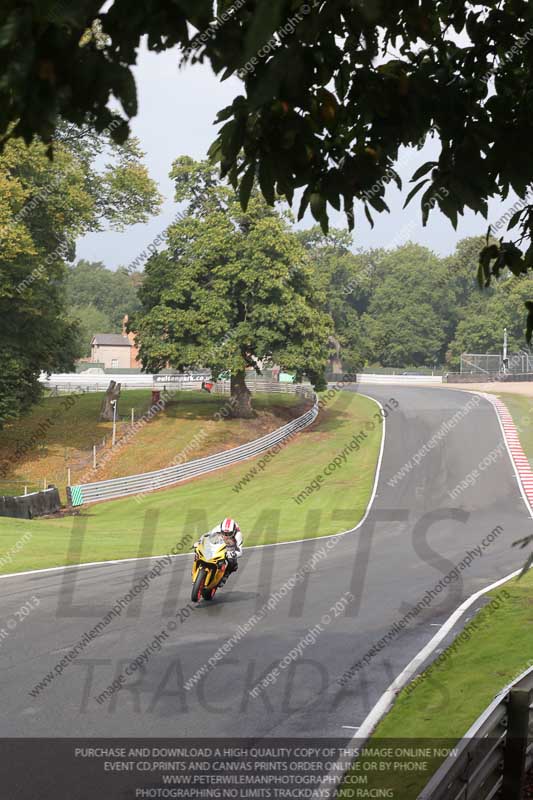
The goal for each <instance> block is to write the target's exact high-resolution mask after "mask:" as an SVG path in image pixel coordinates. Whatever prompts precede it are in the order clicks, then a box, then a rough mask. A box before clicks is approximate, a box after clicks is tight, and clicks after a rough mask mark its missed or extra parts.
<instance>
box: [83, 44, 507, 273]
mask: <svg viewBox="0 0 533 800" xmlns="http://www.w3.org/2000/svg"><path fill="white" fill-rule="evenodd" d="M135 76H136V80H137V90H138V95H139V115H138V116H137V117H136V118H135V119H134V120H133V122H132V130H133V133H134V134H135V136H137V137H138V138H139V139H140V141H141V145H142V148H143V150H144V151H145V153H146V163H147V165H148V169H149V171H150V175H151V176H152V178H154V179H155V180H156V181H157V183H158V184H159V189H160V191H161V193H162V194H163V195H164V197H165V203H164V205H163V208H162V211H161V213H160V214H159V215H158V216H156V217H153V218H151V219H150V221H149V222H148V223H146V224H142V225H135V226H132V227H130V228H128V229H127V230H126V231H124V232H122V233H115V232H112V231H104V232H101V233H94V234H90V235H88V236H86V237H84V238H83V239H81V240H80V241H79V242H78V248H77V256H78V258H85V259H88V260H92V261H102V262H103V263H104V264H105V265H106V266H107V267H110V268H112V269H115V268H116V267H118V266H120V265H125V266H127V265H128V264H130V263H131V262H132V261H133V260H134V259H135V258H137V256H138V255H139V253H141V252H142V251H143V250H144V249H145V248H146V246H147V245H148V244H150V242H151V241H152V240H153V239H154V238H155V237H156V236H157V235H158V234H159V233H161V231H163V230H164V229H165V228H166V227H167V225H168V224H169V223H170V222H171V220H172V218H173V217H174V215H175V213H176V210H177V208H178V206H177V205H176V204H175V203H174V200H173V185H172V182H171V181H170V179H169V177H168V173H169V170H170V166H171V164H172V162H173V160H174V159H175V158H177V157H178V156H180V155H190V156H192V157H193V158H196V159H202V158H204V157H205V156H206V153H207V150H208V148H209V145H210V144H211V142H212V141H213V139H214V138H215V134H216V128H215V127H214V126H213V120H214V119H215V116H216V113H217V111H218V110H219V109H221V108H223V107H224V106H226V105H228V104H229V103H231V101H232V100H233V98H234V97H235V95H237V94H239V92H240V86H241V82H240V81H239V80H238V79H237V78H235V79H233V78H230V79H229V80H227V81H224V82H223V83H220V82H219V80H218V79H217V77H216V76H215V75H214V73H213V72H212V70H211V68H210V67H209V66H207V65H196V66H194V67H186V68H181V69H178V59H177V56H176V53H175V52H173V51H168V52H166V53H160V54H154V53H149V52H147V51H146V50H143V51H141V53H140V55H139V62H138V66H137V68H136V70H135ZM437 152H438V151H437V147H436V145H435V144H433V143H430V144H428V145H426V147H425V148H424V149H423V150H422V151H421V152H416V151H405V152H404V153H403V156H402V159H401V162H400V165H399V168H398V172H399V173H400V175H401V177H402V180H403V181H404V187H405V184H406V183H407V182H408V180H409V178H410V176H411V175H412V173H413V172H414V170H415V169H416V168H417V166H419V165H420V164H422V163H424V161H427V160H429V159H431V158H432V157H434V155H435V154H436V153H437ZM409 188H410V187H409ZM407 191H408V189H407V190H406V189H405V188H404V190H403V192H399V191H398V189H396V188H395V187H394V188H392V187H391V188H390V189H389V190H388V194H387V202H388V204H389V207H390V209H391V213H390V214H381V215H379V216H377V215H375V217H374V219H375V226H374V228H373V229H371V227H370V225H369V223H368V222H367V220H366V218H365V215H364V211H363V207H362V205H361V204H359V206H358V208H357V213H356V224H355V231H354V237H353V238H354V249H355V250H357V249H358V248H363V249H364V248H368V247H394V246H396V245H397V244H401V243H403V242H405V241H408V240H411V241H415V242H420V244H423V245H425V246H427V247H429V248H431V249H432V250H434V251H435V252H437V253H439V254H442V255H445V254H447V253H450V252H452V251H453V249H454V247H455V243H456V242H457V241H458V240H459V239H462V238H463V237H465V236H472V235H476V234H485V232H486V230H487V225H488V223H487V221H486V220H485V219H484V218H483V217H481V216H480V215H479V214H477V215H475V214H473V213H468V214H467V215H466V216H465V217H463V218H462V219H461V220H460V222H459V225H458V228H457V231H454V229H453V227H452V225H451V224H450V223H449V221H448V220H447V219H446V218H445V217H444V216H443V215H442V214H441V213H440V212H439V211H438V209H437V210H435V211H432V212H431V213H430V217H429V222H428V224H427V226H426V227H425V228H423V227H422V223H421V221H420V197H421V195H417V196H416V197H415V198H414V199H413V200H412V201H411V203H410V204H409V206H408V207H407V208H406V209H405V210H403V209H402V205H403V199H404V197H405V196H406V194H407ZM513 202H514V198H509V199H508V200H507V201H503V202H492V203H491V204H490V206H489V208H490V222H495V221H496V220H497V219H498V218H499V217H500V216H501V215H502V214H504V213H505V211H506V210H507V209H508V208H509V207H510V205H512V203H513ZM330 215H331V221H332V224H334V225H336V226H337V227H342V228H344V227H345V225H346V223H345V220H344V217H343V216H342V214H337V213H336V212H335V211H334V210H333V209H331V208H330ZM312 224H313V219H312V218H311V216H310V215H308V216H306V218H305V220H304V221H303V222H302V225H304V226H305V227H308V226H310V225H312Z"/></svg>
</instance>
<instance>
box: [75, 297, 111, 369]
mask: <svg viewBox="0 0 533 800" xmlns="http://www.w3.org/2000/svg"><path fill="white" fill-rule="evenodd" d="M68 316H69V317H70V318H72V319H73V320H75V322H76V323H77V334H76V355H77V357H78V358H86V357H87V356H90V355H91V339H92V337H93V336H94V334H95V333H116V327H115V325H113V323H112V321H111V319H110V318H109V317H108V315H107V314H106V313H105V312H104V311H100V309H99V308H96V306H93V305H86V306H70V307H69V308H68Z"/></svg>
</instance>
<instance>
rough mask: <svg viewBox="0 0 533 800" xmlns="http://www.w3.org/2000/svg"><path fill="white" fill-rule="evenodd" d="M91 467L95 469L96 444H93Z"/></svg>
mask: <svg viewBox="0 0 533 800" xmlns="http://www.w3.org/2000/svg"><path fill="white" fill-rule="evenodd" d="M93 469H96V445H95V444H93Z"/></svg>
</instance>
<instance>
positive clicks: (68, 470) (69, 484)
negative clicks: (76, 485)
mask: <svg viewBox="0 0 533 800" xmlns="http://www.w3.org/2000/svg"><path fill="white" fill-rule="evenodd" d="M71 485H72V484H71V483H70V467H67V486H71Z"/></svg>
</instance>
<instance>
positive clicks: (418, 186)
mask: <svg viewBox="0 0 533 800" xmlns="http://www.w3.org/2000/svg"><path fill="white" fill-rule="evenodd" d="M428 181H429V178H426V179H425V180H423V181H420V183H417V184H416V186H415V187H414V188H413V189H411V191H410V192H409V194H408V195H407V199H406V201H405V203H404V204H403V207H404V208H405V207H406V206H407V205H408V204H409V203H410V202H411V200H412V199H413V197H414V196H415V194H416V193H417V192H419V191H420V189H421V188H422V186H424V184H425V183H427V182H428Z"/></svg>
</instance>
